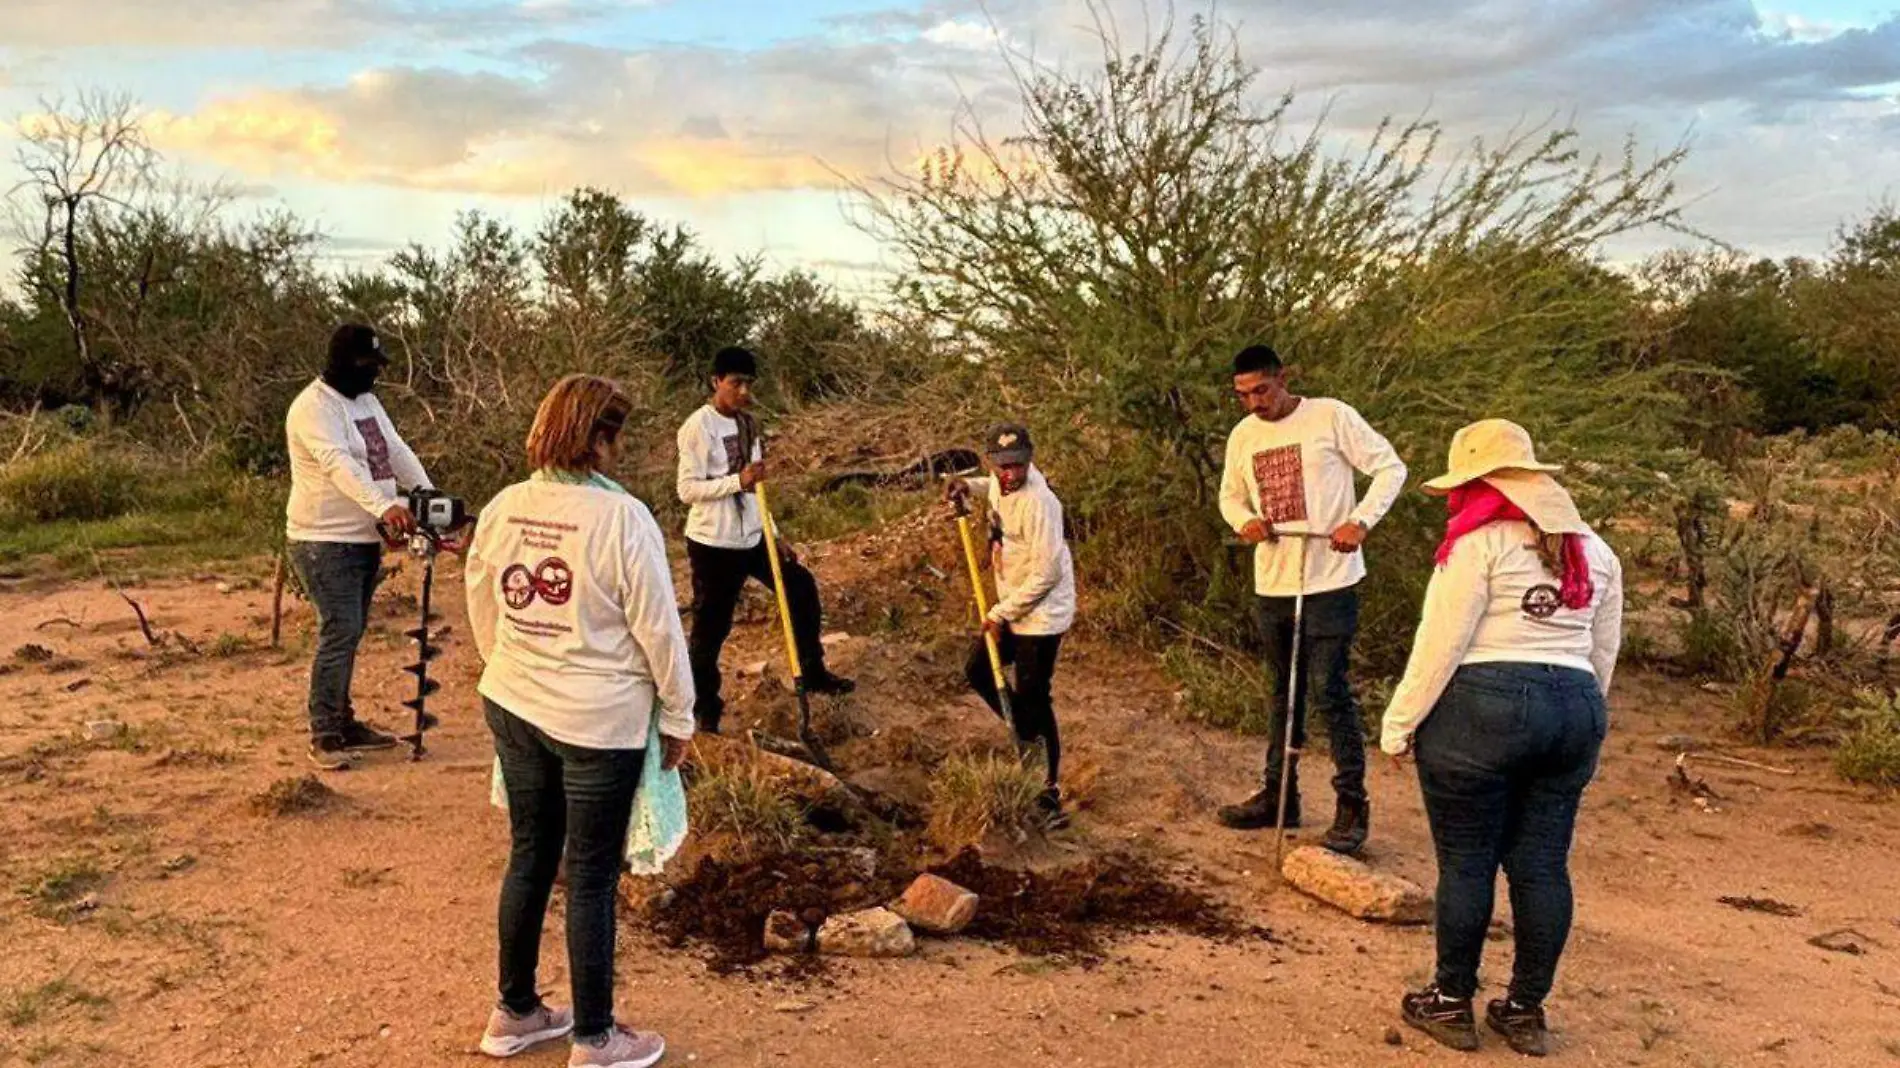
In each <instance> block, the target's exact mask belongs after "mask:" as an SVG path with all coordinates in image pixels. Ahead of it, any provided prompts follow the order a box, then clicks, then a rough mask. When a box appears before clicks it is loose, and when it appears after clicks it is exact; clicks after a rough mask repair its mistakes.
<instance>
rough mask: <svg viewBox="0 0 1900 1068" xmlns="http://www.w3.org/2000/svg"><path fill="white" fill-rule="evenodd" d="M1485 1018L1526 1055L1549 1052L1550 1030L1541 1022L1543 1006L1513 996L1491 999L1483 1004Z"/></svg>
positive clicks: (1534, 1055) (1546, 1054) (1537, 1055)
mask: <svg viewBox="0 0 1900 1068" xmlns="http://www.w3.org/2000/svg"><path fill="white" fill-rule="evenodd" d="M1484 1022H1485V1023H1487V1024H1490V1025H1491V1030H1493V1031H1496V1032H1497V1033H1498V1034H1500V1035H1503V1036H1504V1041H1505V1042H1506V1043H1507V1044H1508V1045H1509V1046H1510V1047H1511V1048H1512V1049H1514V1050H1516V1051H1517V1052H1519V1053H1522V1054H1523V1055H1524V1056H1526V1057H1546V1056H1549V1055H1550V1030H1549V1029H1548V1028H1547V1027H1546V1026H1545V1024H1544V1007H1543V1006H1541V1005H1520V1004H1518V1003H1517V1002H1516V1001H1515V1000H1513V999H1508V998H1507V999H1501V1000H1498V1001H1493V1002H1492V1003H1491V1004H1489V1005H1487V1006H1485V1010H1484Z"/></svg>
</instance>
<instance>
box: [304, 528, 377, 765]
mask: <svg viewBox="0 0 1900 1068" xmlns="http://www.w3.org/2000/svg"><path fill="white" fill-rule="evenodd" d="M285 548H286V553H285V555H287V556H288V557H289V559H290V566H292V567H294V568H296V569H297V577H298V578H299V579H300V580H301V581H302V582H303V588H304V593H305V594H306V595H307V596H308V597H309V598H310V604H311V607H313V608H315V609H316V610H317V657H316V662H315V663H313V664H312V665H311V667H310V703H309V710H310V737H311V739H312V740H314V741H319V742H320V741H323V740H325V739H329V740H333V741H341V740H342V738H343V731H344V730H345V729H346V728H347V727H348V726H349V725H350V722H351V721H352V720H353V719H355V718H356V712H355V710H354V708H353V706H352V705H351V704H350V680H351V679H352V678H353V677H354V676H355V674H356V647H357V646H358V645H359V644H361V643H362V641H363V632H364V631H365V630H366V629H368V627H369V604H370V596H371V594H373V593H375V592H376V578H377V575H378V574H379V573H380V572H381V570H382V566H383V547H382V546H381V545H374V544H372V545H356V544H350V543H344V542H327V541H293V542H291V543H289V545H287V546H286V547H285Z"/></svg>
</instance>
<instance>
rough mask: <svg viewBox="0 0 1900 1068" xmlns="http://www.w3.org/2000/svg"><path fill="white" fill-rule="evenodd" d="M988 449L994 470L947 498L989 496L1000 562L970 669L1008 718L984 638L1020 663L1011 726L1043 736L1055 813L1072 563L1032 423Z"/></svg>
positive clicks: (995, 437) (1026, 738)
mask: <svg viewBox="0 0 1900 1068" xmlns="http://www.w3.org/2000/svg"><path fill="white" fill-rule="evenodd" d="M983 451H984V459H985V466H987V467H988V468H989V471H990V477H988V478H976V479H968V480H965V479H951V480H950V482H949V483H948V484H946V485H945V487H944V497H945V499H946V500H955V499H958V498H963V497H967V496H968V495H970V494H971V493H978V494H981V495H982V496H983V498H984V500H985V501H986V502H987V503H988V506H989V514H990V543H991V546H992V548H993V558H994V560H995V567H994V570H995V572H996V596H997V602H996V604H995V605H994V606H993V607H992V608H990V610H989V614H988V615H987V616H985V617H984V619H983V634H984V636H983V637H982V638H979V639H978V640H977V642H976V644H975V645H974V646H973V647H972V648H971V649H970V659H969V663H968V664H967V665H966V666H965V669H964V673H965V675H967V676H968V677H969V680H970V687H971V689H974V690H975V691H976V693H977V696H979V697H981V698H982V699H983V702H984V703H985V704H987V705H989V706H990V710H991V711H992V712H995V713H996V714H997V715H998V716H1004V715H1005V714H1004V696H1003V693H1002V692H1001V691H999V689H998V679H997V677H996V676H997V667H996V664H995V663H994V662H992V661H991V659H990V654H989V648H988V642H989V641H990V640H994V641H995V642H996V643H997V652H998V654H999V656H1000V660H1001V663H1002V665H1003V666H1005V667H1007V666H1009V665H1012V664H1013V665H1014V666H1015V668H1016V685H1015V686H1013V687H1009V688H1008V706H1009V711H1010V713H1011V714H1013V716H1014V719H1015V722H1014V723H1011V724H1010V726H1011V727H1012V728H1014V729H1015V731H1016V737H1017V740H1018V741H1020V742H1022V743H1024V744H1029V743H1031V742H1037V741H1040V742H1041V743H1042V748H1043V754H1044V757H1045V759H1046V761H1047V766H1048V768H1047V777H1046V779H1045V786H1046V788H1045V790H1044V791H1043V795H1042V799H1041V803H1042V807H1043V810H1044V811H1046V812H1048V813H1049V814H1050V815H1052V816H1059V815H1060V814H1061V811H1062V792H1061V788H1060V786H1059V785H1058V784H1059V782H1060V779H1059V772H1060V770H1061V764H1062V741H1061V736H1060V733H1059V732H1058V731H1057V729H1056V713H1055V705H1054V701H1053V698H1052V697H1051V694H1050V690H1051V684H1052V682H1053V680H1054V677H1055V670H1056V655H1057V654H1058V653H1059V652H1061V650H1062V636H1063V635H1064V634H1066V633H1068V630H1069V627H1070V626H1071V625H1073V624H1074V623H1075V564H1074V562H1073V561H1072V560H1071V559H1070V556H1069V545H1068V543H1067V542H1066V541H1064V540H1063V537H1062V502H1061V501H1059V500H1057V499H1056V495H1055V493H1054V491H1052V490H1051V489H1050V488H1049V481H1048V480H1047V479H1045V478H1043V477H1042V472H1041V471H1038V470H1037V469H1036V466H1035V464H1034V463H1032V462H1031V461H1032V459H1033V458H1034V456H1035V451H1034V448H1033V446H1032V445H1031V443H1030V440H1029V430H1028V429H1027V428H1026V427H1023V426H1019V425H1016V424H1012V423H1006V424H1004V425H1002V426H999V427H996V428H995V429H993V430H991V431H990V432H989V434H988V436H987V437H986V438H985V439H984V449H983ZM1005 718H1008V717H1005Z"/></svg>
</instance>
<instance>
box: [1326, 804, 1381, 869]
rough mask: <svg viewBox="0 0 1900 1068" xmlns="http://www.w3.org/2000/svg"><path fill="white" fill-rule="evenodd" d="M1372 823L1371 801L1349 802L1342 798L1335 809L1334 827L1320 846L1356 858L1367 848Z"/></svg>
mask: <svg viewBox="0 0 1900 1068" xmlns="http://www.w3.org/2000/svg"><path fill="white" fill-rule="evenodd" d="M1371 822H1372V803H1371V802H1369V801H1349V800H1347V799H1346V798H1343V797H1342V798H1340V799H1339V802H1338V805H1337V807H1335V808H1334V809H1333V827H1332V829H1331V830H1329V831H1327V832H1326V837H1325V838H1322V839H1320V843H1319V844H1320V845H1322V846H1325V847H1326V848H1327V849H1330V850H1332V851H1333V852H1335V853H1341V854H1344V855H1346V856H1349V857H1350V856H1356V855H1358V853H1359V851H1360V850H1361V849H1364V848H1365V847H1366V835H1367V834H1368V833H1370V831H1371V827H1370V824H1371Z"/></svg>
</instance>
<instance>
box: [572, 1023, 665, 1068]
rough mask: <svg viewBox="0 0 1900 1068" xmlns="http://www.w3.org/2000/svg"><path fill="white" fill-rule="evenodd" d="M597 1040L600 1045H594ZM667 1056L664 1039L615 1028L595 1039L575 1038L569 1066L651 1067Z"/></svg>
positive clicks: (644, 1032) (592, 1067) (579, 1067)
mask: <svg viewBox="0 0 1900 1068" xmlns="http://www.w3.org/2000/svg"><path fill="white" fill-rule="evenodd" d="M596 1042H598V1043H599V1045H595V1043H596ZM664 1056H666V1040H665V1039H663V1038H661V1037H660V1036H659V1035H656V1034H654V1033H653V1032H651V1031H629V1030H627V1029H626V1028H624V1027H621V1026H619V1025H617V1024H616V1025H615V1026H614V1029H613V1030H611V1031H609V1032H607V1033H606V1034H605V1035H603V1036H601V1037H599V1038H596V1039H575V1040H574V1053H573V1055H572V1056H570V1057H568V1059H567V1066H568V1068H652V1066H653V1065H655V1064H658V1063H659V1061H660V1058H661V1057H664Z"/></svg>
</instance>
